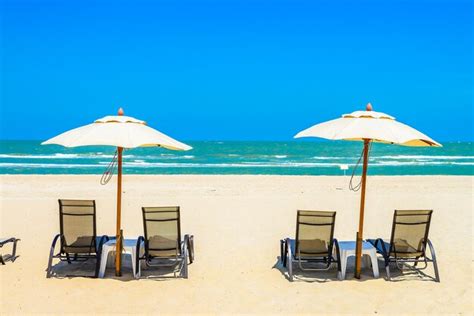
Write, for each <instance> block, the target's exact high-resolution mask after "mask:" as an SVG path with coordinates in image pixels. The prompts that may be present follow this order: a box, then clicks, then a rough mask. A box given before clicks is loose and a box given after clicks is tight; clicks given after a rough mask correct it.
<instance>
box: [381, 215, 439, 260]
mask: <svg viewBox="0 0 474 316" xmlns="http://www.w3.org/2000/svg"><path fill="white" fill-rule="evenodd" d="M432 212H433V211H432V210H406V211H405V210H403V211H401V210H396V211H395V214H394V218H393V223H394V224H393V228H392V237H391V248H390V256H393V257H399V258H410V257H420V256H423V255H424V251H425V249H426V242H427V240H428V231H429V226H430V222H431V214H432Z"/></svg>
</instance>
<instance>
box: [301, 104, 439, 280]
mask: <svg viewBox="0 0 474 316" xmlns="http://www.w3.org/2000/svg"><path fill="white" fill-rule="evenodd" d="M301 137H319V138H325V139H330V140H351V141H363V142H364V148H363V164H362V178H361V186H360V188H361V195H360V215H359V230H358V232H357V239H356V269H355V277H356V278H360V268H361V253H362V236H363V230H364V209H365V189H366V183H367V168H368V158H369V145H370V143H371V142H380V143H387V144H397V145H403V146H414V147H424V146H430V147H441V144H440V143H438V142H436V141H434V140H433V139H431V138H429V137H428V136H426V135H425V134H423V133H421V132H419V131H417V130H415V129H414V128H412V127H410V126H408V125H405V124H403V123H400V122H397V121H396V120H395V118H394V117H392V116H390V115H387V114H384V113H380V112H375V111H372V105H371V104H370V103H369V104H367V107H366V111H356V112H353V113H351V114H344V115H343V116H342V117H341V118H338V119H335V120H331V121H327V122H323V123H320V124H316V125H314V126H312V127H310V128H308V129H305V130H303V131H301V132H299V133H298V134H297V135H296V136H295V138H301Z"/></svg>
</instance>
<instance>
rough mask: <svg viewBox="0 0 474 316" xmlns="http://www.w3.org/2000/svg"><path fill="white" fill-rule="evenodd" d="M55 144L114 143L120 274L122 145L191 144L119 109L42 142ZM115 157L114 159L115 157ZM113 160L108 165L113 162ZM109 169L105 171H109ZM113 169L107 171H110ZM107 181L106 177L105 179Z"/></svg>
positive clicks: (174, 146)
mask: <svg viewBox="0 0 474 316" xmlns="http://www.w3.org/2000/svg"><path fill="white" fill-rule="evenodd" d="M49 144H56V145H62V146H65V147H79V146H97V145H102V146H104V145H105V146H115V147H117V225H116V238H117V243H116V248H117V249H118V251H117V252H118V254H117V255H116V256H115V275H116V276H120V275H121V257H122V256H121V252H122V235H123V234H122V229H121V213H122V152H123V149H124V148H136V147H163V148H167V149H171V150H190V149H192V147H190V146H188V145H186V144H183V143H181V142H179V141H177V140H175V139H173V138H171V137H169V136H166V135H165V134H163V133H161V132H159V131H157V130H155V129H153V128H151V127H148V126H147V125H146V123H145V122H144V121H141V120H137V119H135V118H133V117H129V116H124V115H123V110H122V109H119V111H118V116H106V117H104V118H101V119H98V120H96V121H95V122H94V123H92V124H88V125H85V126H82V127H78V128H75V129H72V130H70V131H67V132H64V133H62V134H60V135H58V136H56V137H53V138H51V139H48V140H47V141H45V142H43V143H42V145H49ZM114 161H115V159H114ZM114 161H113V162H112V163H111V166H114V165H115V164H114ZM108 173H109V171H107V172H106V174H108ZM111 174H112V173H110V175H111ZM107 181H108V180H107Z"/></svg>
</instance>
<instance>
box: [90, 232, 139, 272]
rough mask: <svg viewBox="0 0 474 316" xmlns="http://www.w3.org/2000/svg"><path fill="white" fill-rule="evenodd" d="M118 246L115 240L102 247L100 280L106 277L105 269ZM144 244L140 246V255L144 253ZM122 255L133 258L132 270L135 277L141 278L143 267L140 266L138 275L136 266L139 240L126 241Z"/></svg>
mask: <svg viewBox="0 0 474 316" xmlns="http://www.w3.org/2000/svg"><path fill="white" fill-rule="evenodd" d="M116 245H117V241H116V240H115V239H113V240H109V241H108V242H106V243H105V244H104V245H103V246H102V255H101V258H100V270H99V278H103V277H104V275H105V269H106V267H107V259H108V257H109V253H110V252H114V253H115V248H116V247H115V246H116ZM143 246H144V245H143V243H142V244H141V245H140V253H141V252H142V251H143ZM122 248H123V250H122V253H125V254H129V255H130V256H131V257H132V269H133V277H134V278H139V277H140V273H141V265H140V264H139V265H138V273H136V269H135V265H136V256H137V240H136V239H124V240H123V244H122Z"/></svg>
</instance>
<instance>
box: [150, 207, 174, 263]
mask: <svg viewBox="0 0 474 316" xmlns="http://www.w3.org/2000/svg"><path fill="white" fill-rule="evenodd" d="M142 212H143V228H144V231H145V252H146V255H147V256H149V257H174V256H176V255H180V254H181V247H180V245H181V225H180V215H179V206H164V207H142Z"/></svg>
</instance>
